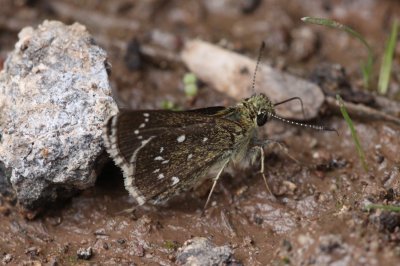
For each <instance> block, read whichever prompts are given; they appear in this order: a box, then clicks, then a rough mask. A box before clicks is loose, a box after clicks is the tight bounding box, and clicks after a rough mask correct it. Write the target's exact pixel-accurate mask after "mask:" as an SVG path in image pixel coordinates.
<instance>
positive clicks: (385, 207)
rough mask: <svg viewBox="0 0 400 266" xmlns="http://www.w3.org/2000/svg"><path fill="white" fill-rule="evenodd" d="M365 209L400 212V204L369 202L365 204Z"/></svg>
mask: <svg viewBox="0 0 400 266" xmlns="http://www.w3.org/2000/svg"><path fill="white" fill-rule="evenodd" d="M365 209H366V210H367V211H369V210H373V209H381V210H386V211H392V212H400V206H394V205H381V204H369V205H367V206H365Z"/></svg>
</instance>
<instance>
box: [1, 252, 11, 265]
mask: <svg viewBox="0 0 400 266" xmlns="http://www.w3.org/2000/svg"><path fill="white" fill-rule="evenodd" d="M12 260H13V255H11V254H6V255H5V256H4V257H3V259H2V262H3V263H4V264H7V263H10V262H11V261H12Z"/></svg>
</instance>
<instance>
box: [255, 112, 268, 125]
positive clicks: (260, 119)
mask: <svg viewBox="0 0 400 266" xmlns="http://www.w3.org/2000/svg"><path fill="white" fill-rule="evenodd" d="M267 120H268V113H266V112H262V113H259V114H258V115H257V126H259V127H261V126H263V125H265V123H267Z"/></svg>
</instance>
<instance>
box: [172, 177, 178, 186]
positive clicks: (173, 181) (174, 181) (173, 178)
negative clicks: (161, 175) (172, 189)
mask: <svg viewBox="0 0 400 266" xmlns="http://www.w3.org/2000/svg"><path fill="white" fill-rule="evenodd" d="M171 180H172V185H173V186H175V185H176V184H178V183H179V181H180V180H179V177H177V176H173V177H172V178H171Z"/></svg>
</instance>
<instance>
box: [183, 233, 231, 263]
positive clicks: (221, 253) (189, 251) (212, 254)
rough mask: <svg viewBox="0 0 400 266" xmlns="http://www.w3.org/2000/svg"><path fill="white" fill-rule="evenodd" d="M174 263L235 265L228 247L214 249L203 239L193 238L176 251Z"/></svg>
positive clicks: (210, 243)
mask: <svg viewBox="0 0 400 266" xmlns="http://www.w3.org/2000/svg"><path fill="white" fill-rule="evenodd" d="M176 263H177V264H178V265H192V266H207V265H229V264H232V263H233V264H235V262H234V261H233V260H232V249H231V248H230V247H228V246H220V247H216V246H215V245H214V244H213V243H212V242H211V241H210V240H208V239H207V238H205V237H195V238H193V239H190V240H188V241H186V242H185V243H184V244H183V246H182V247H181V248H179V249H178V251H177V256H176ZM238 265H239V264H238Z"/></svg>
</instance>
